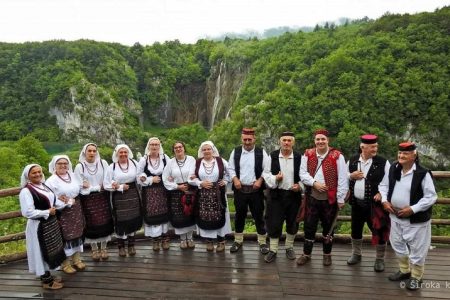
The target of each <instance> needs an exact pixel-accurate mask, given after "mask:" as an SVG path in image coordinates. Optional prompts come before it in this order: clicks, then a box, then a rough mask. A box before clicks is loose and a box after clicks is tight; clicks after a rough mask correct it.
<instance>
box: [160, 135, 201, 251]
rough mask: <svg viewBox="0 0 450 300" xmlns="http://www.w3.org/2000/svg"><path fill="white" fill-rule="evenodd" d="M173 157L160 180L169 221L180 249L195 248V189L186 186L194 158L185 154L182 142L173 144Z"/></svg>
mask: <svg viewBox="0 0 450 300" xmlns="http://www.w3.org/2000/svg"><path fill="white" fill-rule="evenodd" d="M172 150H173V152H174V154H175V157H174V158H172V159H171V160H169V162H168V163H167V166H166V167H165V168H164V172H163V175H162V180H163V182H164V186H165V187H166V189H167V190H168V191H169V192H168V198H169V220H170V224H171V225H172V226H173V227H174V228H175V234H178V235H179V236H180V248H181V249H183V250H184V249H188V248H189V249H193V248H195V244H194V240H193V239H192V235H193V232H194V230H195V218H194V202H195V195H196V190H197V188H196V187H194V186H192V185H189V184H188V182H187V181H188V178H189V175H190V174H191V172H192V170H194V169H195V158H194V157H192V156H189V155H186V153H185V146H184V143H182V142H176V143H175V144H173V147H172Z"/></svg>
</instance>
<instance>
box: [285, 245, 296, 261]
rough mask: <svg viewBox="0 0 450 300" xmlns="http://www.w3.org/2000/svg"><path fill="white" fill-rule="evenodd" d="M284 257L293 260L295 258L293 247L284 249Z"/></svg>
mask: <svg viewBox="0 0 450 300" xmlns="http://www.w3.org/2000/svg"><path fill="white" fill-rule="evenodd" d="M286 257H287V259H290V260H294V259H295V251H294V248H292V247H291V248H287V249H286Z"/></svg>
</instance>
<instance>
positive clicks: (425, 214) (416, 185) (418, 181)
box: [387, 161, 432, 223]
mask: <svg viewBox="0 0 450 300" xmlns="http://www.w3.org/2000/svg"><path fill="white" fill-rule="evenodd" d="M397 165H398V162H397V161H396V162H394V163H393V164H392V165H391V168H390V169H389V191H388V195H387V200H388V201H389V202H391V197H392V193H393V192H394V187H395V183H396V182H397V180H396V179H395V169H396V168H397ZM428 172H430V171H429V170H427V169H425V168H423V167H422V166H420V165H419V164H418V163H416V170H415V171H414V172H413V178H412V182H411V192H410V195H409V199H410V200H409V205H410V206H412V205H414V204H416V203H417V202H419V200H420V199H421V198H422V197H423V189H422V180H423V179H424V178H425V176H426V175H427V173H428ZM430 175H431V172H430ZM431 214H432V207H430V208H429V209H427V210H426V211H420V212H418V213H415V214H413V215H411V216H410V217H409V221H410V222H411V223H422V222H426V221H428V220H430V219H431Z"/></svg>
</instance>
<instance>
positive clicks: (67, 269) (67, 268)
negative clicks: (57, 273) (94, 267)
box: [62, 265, 77, 274]
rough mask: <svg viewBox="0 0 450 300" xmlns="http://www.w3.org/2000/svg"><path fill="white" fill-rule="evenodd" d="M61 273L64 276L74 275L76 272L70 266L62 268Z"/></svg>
mask: <svg viewBox="0 0 450 300" xmlns="http://www.w3.org/2000/svg"><path fill="white" fill-rule="evenodd" d="M62 271H63V272H64V273H66V274H75V273H76V272H77V270H76V269H75V268H74V267H72V266H71V265H65V266H62Z"/></svg>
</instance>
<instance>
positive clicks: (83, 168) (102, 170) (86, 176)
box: [74, 160, 108, 195]
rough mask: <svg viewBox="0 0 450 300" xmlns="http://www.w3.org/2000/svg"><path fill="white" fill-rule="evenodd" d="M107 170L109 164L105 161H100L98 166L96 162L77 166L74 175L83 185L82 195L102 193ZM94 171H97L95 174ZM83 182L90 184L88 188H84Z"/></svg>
mask: <svg viewBox="0 0 450 300" xmlns="http://www.w3.org/2000/svg"><path fill="white" fill-rule="evenodd" d="M107 169H108V163H107V162H106V161H105V160H101V161H99V162H98V164H97V163H96V162H94V163H90V162H87V161H86V162H85V165H81V163H79V164H77V165H76V166H75V170H74V174H75V176H76V177H77V179H78V181H79V182H80V183H81V186H80V188H81V192H80V194H82V195H89V194H90V193H93V192H100V190H101V188H102V186H103V181H104V180H105V175H106V170H107ZM92 170H95V172H93V171H92ZM83 181H87V182H89V187H88V188H83Z"/></svg>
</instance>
